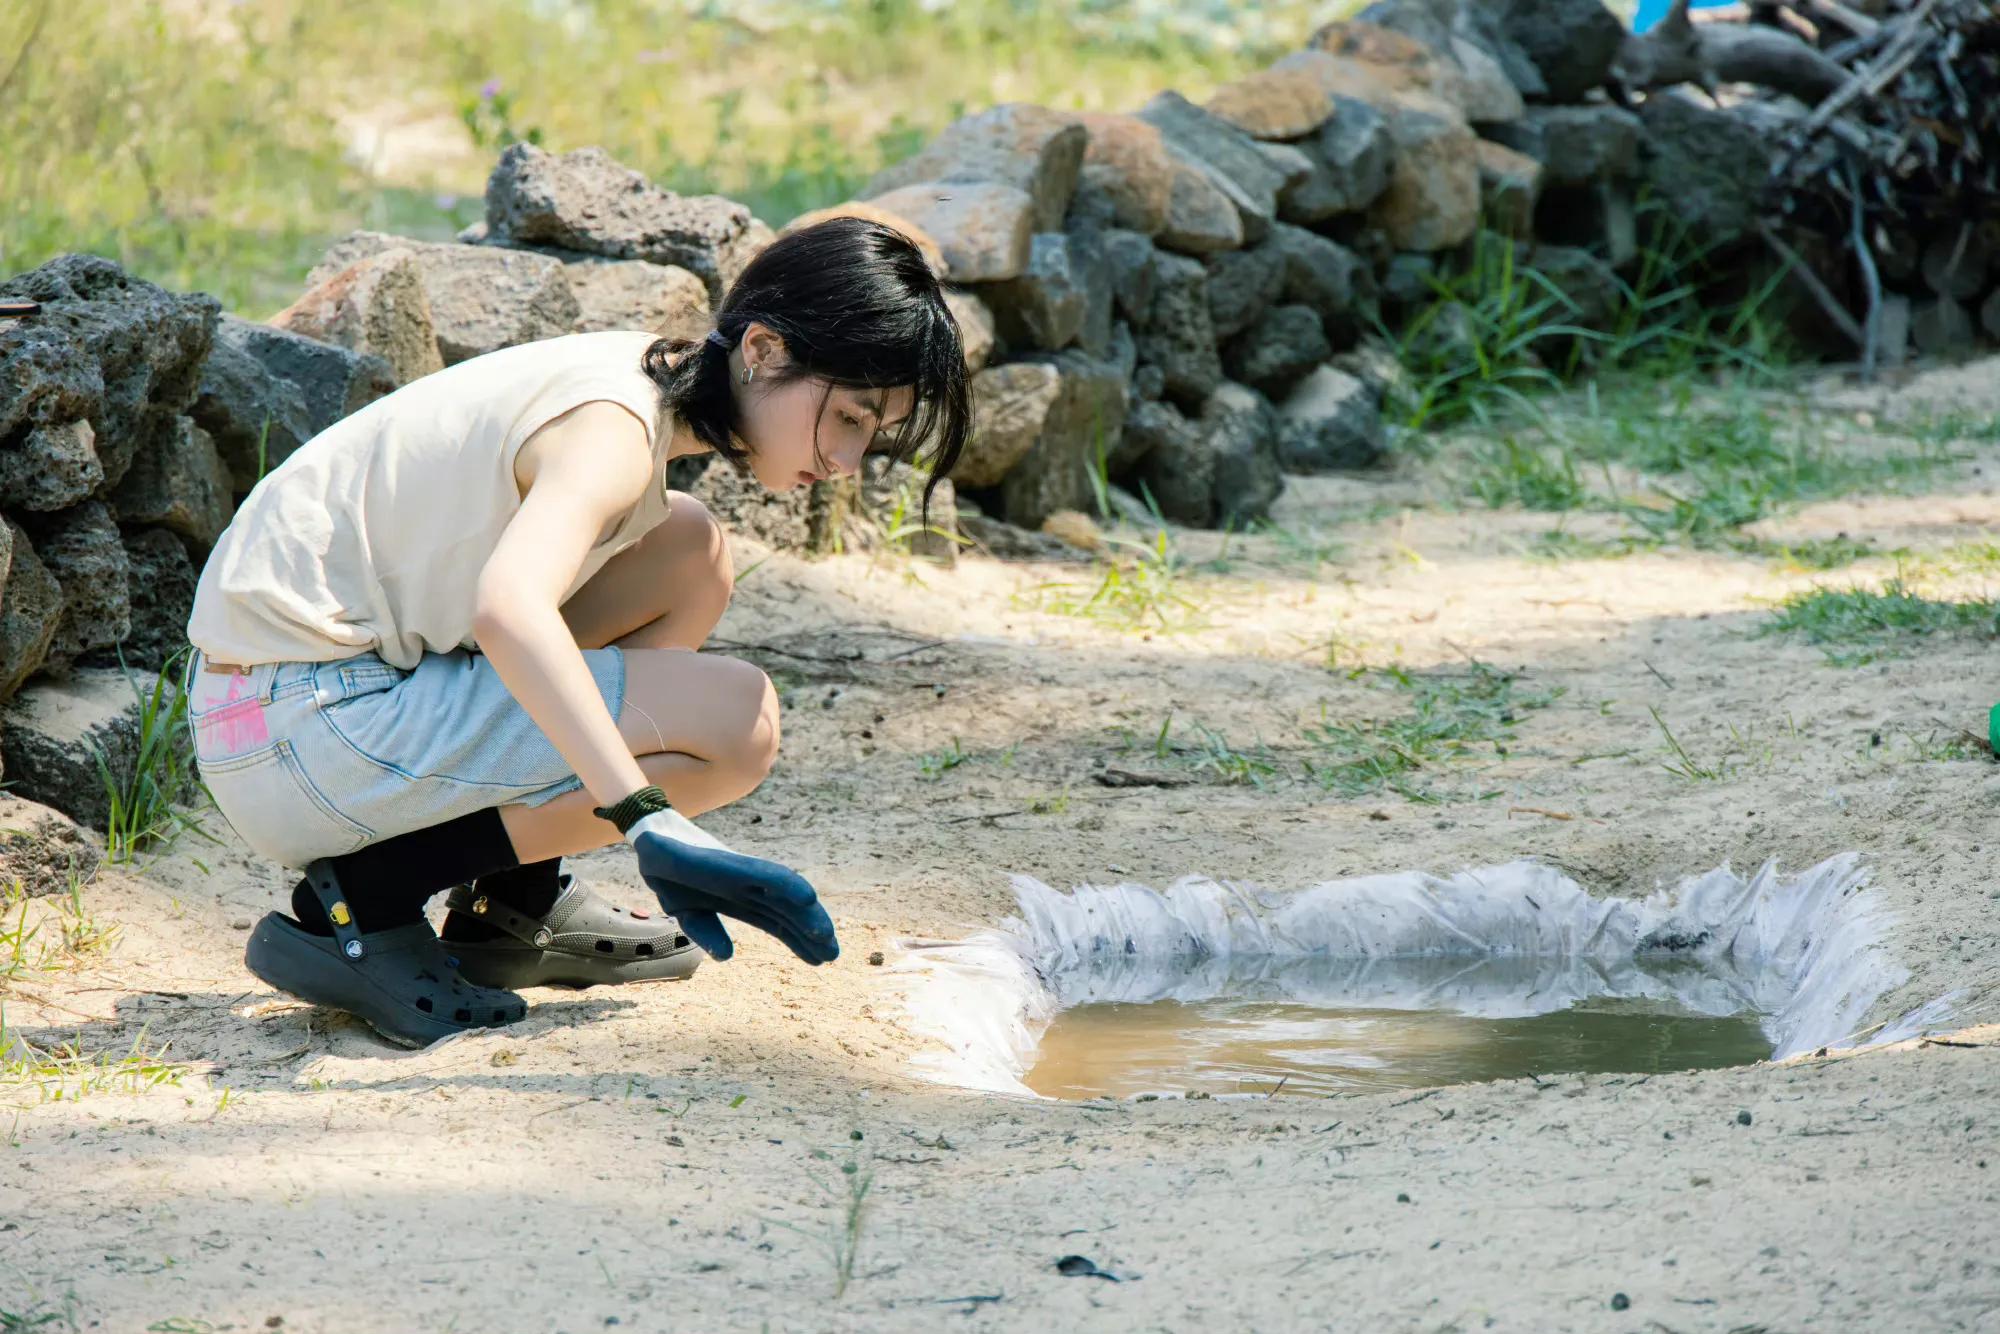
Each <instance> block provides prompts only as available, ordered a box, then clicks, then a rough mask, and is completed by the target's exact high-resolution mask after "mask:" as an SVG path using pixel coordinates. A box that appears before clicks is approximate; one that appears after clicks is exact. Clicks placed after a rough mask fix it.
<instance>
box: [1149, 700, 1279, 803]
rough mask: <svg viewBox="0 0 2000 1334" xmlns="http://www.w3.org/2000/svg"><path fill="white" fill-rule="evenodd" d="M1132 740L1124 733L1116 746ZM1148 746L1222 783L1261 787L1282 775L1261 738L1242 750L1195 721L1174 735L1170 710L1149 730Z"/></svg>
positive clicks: (1161, 756) (1160, 757) (1155, 754)
mask: <svg viewBox="0 0 2000 1334" xmlns="http://www.w3.org/2000/svg"><path fill="white" fill-rule="evenodd" d="M1190 730H1191V732H1192V735H1190ZM1135 740H1136V739H1135V738H1134V737H1133V736H1132V735H1131V734H1130V733H1126V734H1125V736H1124V740H1123V744H1122V745H1121V746H1120V749H1121V750H1129V749H1131V748H1132V747H1133V745H1134V744H1135ZM1150 749H1151V750H1152V752H1153V758H1154V759H1156V760H1163V761H1167V762H1169V763H1173V764H1178V765H1181V766H1183V767H1185V768H1188V769H1192V770H1194V771H1195V772H1196V773H1199V774H1204V775H1207V776H1208V777H1210V778H1213V779H1214V780H1215V781H1217V782H1219V783H1222V784H1224V785H1226V786H1238V785H1243V786H1250V787H1263V786H1264V785H1265V784H1266V783H1267V782H1270V781H1274V780H1277V779H1279V778H1282V777H1283V776H1284V773H1283V764H1282V762H1281V761H1280V760H1279V758H1278V757H1277V756H1276V755H1274V754H1273V753H1272V752H1271V749H1270V747H1268V746H1266V745H1264V744H1263V742H1261V741H1260V742H1258V743H1257V745H1256V746H1255V747H1253V748H1251V749H1249V750H1243V749H1240V748H1239V747H1237V746H1236V745H1235V744H1234V743H1232V742H1231V741H1230V740H1229V739H1228V738H1227V737H1226V736H1224V735H1223V734H1222V733H1220V732H1218V731H1216V730H1215V729H1214V728H1212V727H1209V726H1208V725H1206V724H1204V723H1195V724H1194V725H1193V727H1192V729H1183V730H1182V731H1181V733H1180V735H1178V736H1176V735H1175V733H1174V715H1173V712H1172V711H1171V710H1169V711H1168V713H1167V716H1166V717H1165V718H1163V719H1161V720H1160V728H1159V731H1157V732H1156V733H1154V734H1153V739H1152V741H1151V743H1150Z"/></svg>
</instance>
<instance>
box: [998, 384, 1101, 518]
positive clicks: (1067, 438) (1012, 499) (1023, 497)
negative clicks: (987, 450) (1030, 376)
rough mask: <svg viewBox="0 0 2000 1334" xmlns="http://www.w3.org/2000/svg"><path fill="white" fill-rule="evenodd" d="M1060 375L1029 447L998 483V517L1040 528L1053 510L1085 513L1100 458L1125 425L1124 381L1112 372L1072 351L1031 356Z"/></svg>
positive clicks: (1089, 505) (1089, 506) (1093, 494)
mask: <svg viewBox="0 0 2000 1334" xmlns="http://www.w3.org/2000/svg"><path fill="white" fill-rule="evenodd" d="M1032 360H1035V361H1039V362H1043V363H1044V364H1047V365H1051V366H1054V367H1055V368H1056V370H1057V371H1059V372H1060V374H1061V380H1060V384H1059V388H1058V392H1057V394H1056V397H1055V401H1054V402H1052V403H1051V404H1050V405H1049V410H1048V415H1047V416H1046V417H1044V418H1043V419H1042V429H1041V432H1040V434H1039V435H1037V436H1036V438H1035V443H1034V445H1033V446H1031V447H1030V448H1029V450H1028V452H1027V453H1026V454H1025V455H1024V456H1023V457H1022V458H1021V460H1020V462H1018V463H1017V464H1015V466H1014V467H1013V468H1012V469H1010V470H1009V471H1008V473H1007V475H1006V477H1004V478H1003V479H1001V482H1000V503H1001V513H1002V516H1003V517H1005V518H1006V520H1007V522H1009V523H1013V524H1019V525H1020V526H1022V527H1024V528H1040V527H1041V526H1042V520H1044V519H1046V518H1048V517H1049V515H1051V514H1053V513H1055V512H1056V511H1057V510H1065V509H1069V510H1087V509H1089V508H1091V506H1092V505H1093V504H1094V503H1095V494H1096V493H1095V490H1094V488H1093V487H1092V485H1091V482H1092V479H1093V477H1094V476H1095V473H1096V468H1097V462H1098V458H1099V456H1100V454H1102V455H1103V456H1105V457H1108V456H1109V454H1110V452H1111V450H1112V449H1114V448H1115V447H1116V445H1117V443H1118V435H1119V432H1120V431H1121V430H1123V429H1124V425H1125V408H1126V404H1125V381H1124V379H1123V378H1122V377H1121V376H1120V375H1119V373H1118V368H1117V367H1116V366H1113V365H1111V364H1110V363H1108V362H1105V361H1100V360H1099V359H1097V358H1095V357H1091V356H1088V355H1086V354H1085V353H1083V352H1080V351H1077V350H1076V349H1073V348H1072V349H1070V350H1069V351H1066V352H1054V353H1049V354H1046V355H1043V356H1037V357H1035V358H1033V359H1032Z"/></svg>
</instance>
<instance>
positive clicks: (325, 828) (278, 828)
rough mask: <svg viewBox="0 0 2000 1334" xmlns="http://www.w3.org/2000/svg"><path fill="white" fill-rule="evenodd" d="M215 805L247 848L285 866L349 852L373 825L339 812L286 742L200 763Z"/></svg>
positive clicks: (365, 838)
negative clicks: (245, 753) (233, 756)
mask: <svg viewBox="0 0 2000 1334" xmlns="http://www.w3.org/2000/svg"><path fill="white" fill-rule="evenodd" d="M201 776H202V781H203V782H205V783H206V784H207V785H208V790H209V793H210V795H212V796H213V797H214V798H215V804H216V806H217V807H218V808H219V809H220V810H221V811H222V814H223V815H224V817H225V818H227V819H228V821H229V824H230V827H231V828H233V829H235V830H236V832H237V833H238V834H239V835H241V836H242V838H243V841H244V842H245V843H248V844H249V845H250V846H251V847H252V848H254V849H256V850H257V851H258V852H260V853H262V854H263V855H264V856H266V857H270V858H272V859H273V860H276V861H281V862H283V863H285V864H286V865H287V866H304V865H305V864H306V863H307V862H309V861H312V860H313V859H315V858H318V857H338V856H340V855H341V854H342V853H348V852H353V851H354V850H355V849H356V848H359V847H360V846H361V845H362V844H364V843H366V842H368V841H369V840H370V839H371V838H373V837H374V836H375V831H373V830H372V829H370V828H368V826H366V825H364V824H361V823H360V822H359V821H356V820H351V819H349V818H348V817H347V816H346V815H344V814H342V813H341V812H340V810H339V809H338V808H337V807H335V806H334V804H333V803H332V802H330V801H328V800H327V799H326V794H325V793H323V792H321V791H320V789H319V787H318V786H317V785H316V784H314V782H313V781H312V779H311V777H309V776H308V775H307V773H306V771H305V768H304V766H303V765H301V764H300V763H299V757H298V754H297V753H296V752H295V751H294V750H293V749H292V743H291V742H290V741H288V740H281V741H278V742H276V743H275V744H273V745H270V746H267V747H266V748H264V749H263V750H259V751H256V752H254V753H252V754H248V755H239V756H237V757H235V758H233V759H227V760H219V761H209V762H205V763H203V764H202V766H201Z"/></svg>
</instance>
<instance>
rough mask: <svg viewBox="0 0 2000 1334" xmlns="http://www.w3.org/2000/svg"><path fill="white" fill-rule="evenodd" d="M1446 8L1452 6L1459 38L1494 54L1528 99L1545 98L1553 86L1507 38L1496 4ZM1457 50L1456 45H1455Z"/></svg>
mask: <svg viewBox="0 0 2000 1334" xmlns="http://www.w3.org/2000/svg"><path fill="white" fill-rule="evenodd" d="M1442 8H1445V9H1449V10H1450V11H1452V12H1451V13H1450V16H1449V17H1450V22H1451V31H1452V35H1453V36H1454V37H1455V38H1458V39H1459V40H1461V41H1465V42H1470V43H1471V44H1472V45H1474V46H1476V47H1478V48H1479V49H1480V50H1481V51H1484V52H1485V53H1486V54H1487V55H1489V56H1491V57H1492V58H1493V59H1494V61H1495V62H1497V63H1498V64H1499V66H1500V70H1501V72H1502V73H1503V74H1505V75H1506V76H1507V82H1508V83H1510V84H1512V85H1513V86H1514V88H1515V90H1516V91H1518V92H1519V93H1520V94H1521V95H1522V96H1523V97H1527V98H1545V97H1547V96H1548V92H1549V86H1548V84H1547V83H1546V82H1545V81H1544V80H1543V78H1542V72H1541V71H1540V70H1538V69H1536V68H1535V62H1534V61H1532V60H1530V59H1528V54H1527V52H1525V51H1523V50H1522V49H1521V48H1520V46H1519V44H1517V43H1516V42H1514V41H1512V40H1511V39H1509V38H1508V37H1507V35H1506V34H1505V32H1503V31H1502V29H1501V24H1500V17H1499V15H1498V14H1497V13H1495V11H1494V8H1493V6H1491V5H1488V4H1483V3H1449V0H1447V3H1446V4H1445V5H1443V6H1442ZM1454 49H1455V48H1454Z"/></svg>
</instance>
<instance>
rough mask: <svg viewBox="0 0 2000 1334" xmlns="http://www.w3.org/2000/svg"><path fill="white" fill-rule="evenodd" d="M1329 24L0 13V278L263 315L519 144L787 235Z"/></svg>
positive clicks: (606, 5) (817, 16)
mask: <svg viewBox="0 0 2000 1334" xmlns="http://www.w3.org/2000/svg"><path fill="white" fill-rule="evenodd" d="M1316 18H1317V16H1316V15H1315V14H1313V13H1309V12H1307V10H1305V9H1303V8H1296V9H1295V8H1293V7H1274V8H1271V9H1269V10H1264V11H1259V10H1246V11H1242V12H1233V7H1232V10H1231V11H1222V10H1219V9H1218V8H1217V7H1216V6H1215V5H1212V4H1207V3H1201V2H1199V0H1184V2H1182V3H1177V4H1174V5H1171V6H1169V7H1168V13H1167V14H1166V15H1165V16H1164V17H1158V18H1156V17H1152V16H1143V17H1142V16H1135V15H1133V14H1131V12H1130V10H1129V8H1128V7H1123V6H1108V5H1101V4H1086V3H1083V2H1082V0H1050V2H1049V3H1043V4H1036V5H1022V4H1018V3H1012V2H1011V0H956V3H953V4H949V5H944V6H936V7H927V6H925V5H923V4H921V3H918V0H868V2H867V3H855V4H846V5H838V6H833V5H820V4H811V3H804V2H802V0H791V2H783V0H781V2H780V3H775V4H768V5H759V6H756V7H754V8H753V9H745V8H744V7H739V6H733V5H719V4H714V3H710V2H709V0H653V2H650V3H637V2H634V0H594V2H586V0H490V2H489V3H485V4H479V5H458V6H451V5H442V6H440V5H419V4H411V3H408V0H354V3H350V4H341V5H324V4H309V3H306V2H305V0H235V2H234V3H201V4H195V5H184V4H169V3H165V2H164V0H112V2H107V3H102V4H86V5H68V6H59V5H58V4H56V2H55V0H0V73H4V72H5V71H7V70H8V69H9V68H14V69H15V72H14V74H13V77H12V80H11V82H10V83H9V84H8V85H7V86H6V87H4V88H0V144H5V145H6V146H7V147H6V151H4V152H0V274H5V273H12V272H15V271H19V270H24V269H28V268H32V267H34V266H35V265H37V264H40V263H42V262H43V261H44V260H46V259H48V258H50V257H52V256H54V255H56V254H60V253H62V252H65V251H71V250H87V251H93V252H96V253H100V254H105V255H109V256H111V257H112V258H114V259H118V260H119V261H121V262H122V263H124V264H126V265H127V266H128V267H129V268H131V269H132V270H133V271H135V272H136V273H138V274H139V275H140V276H142V277H145V278H149V279H151V280H153V281H155V282H160V283H163V284H165V285H167V286H169V287H173V288H176V289H180V290H189V289H199V290H203V291H210V292H214V293H216V294H217V295H218V296H220V297H221V298H222V300H223V302H224V305H225V306H226V307H227V308H228V309H230V310H233V311H236V312H238V313H241V314H245V315H249V316H251V317H253V318H260V319H261V318H264V317H266V316H268V315H269V314H270V313H271V312H272V311H275V310H277V309H278V308H280V307H282V306H284V305H286V304H288V303H289V302H290V301H291V300H292V299H293V298H294V297H296V296H297V295H298V292H299V288H300V282H301V279H302V277H303V275H304V273H305V271H306V269H307V268H309V267H310V266H311V265H312V264H313V262H315V261H316V260H317V259H318V258H319V256H320V254H321V253H322V251H323V250H324V249H325V247H326V245H327V243H328V242H329V241H331V240H333V239H335V238H337V237H338V236H340V235H342V234H344V233H345V232H347V231H349V230H351V229H353V228H356V227H372V228H375V229H377V230H384V231H391V232H398V233H403V234H407V235H414V236H421V237H433V238H445V237H449V236H450V235H451V234H452V233H454V232H455V231H457V230H458V229H459V228H460V227H462V226H464V225H465V224H466V223H468V222H470V221H473V220H474V219H476V218H477V217H479V216H480V215H481V213H482V204H481V200H480V194H481V192H482V191H483V189H484V186H485V179H486V176H487V173H488V172H489V171H490V170H491V168H492V164H493V160H494V158H495V156H496V155H497V151H498V147H499V145H501V144H502V143H504V142H505V141H507V140H509V139H513V138H520V139H538V140H539V141H540V142H541V143H542V144H543V145H544V146H545V147H547V148H549V149H551V150H552V151H567V150H569V149H574V148H581V147H585V146H589V145H600V146H602V147H603V148H605V149H606V150H607V151H608V152H610V153H611V154H612V156H613V157H615V158H617V159H619V160H620V161H622V162H625V163H627V164H629V165H631V166H633V167H635V168H637V169H638V170H640V171H642V172H645V173H647V174H648V175H650V176H652V177H653V178H655V179H656V180H659V181H661V182H662V183H663V184H666V185H668V186H670V187H671V188H674V189H680V190H692V191H698V192H707V191H715V192H719V193H722V194H726V195H728V196H730V197H731V198H734V199H738V200H741V201H743V202H744V203H747V204H749V205H750V206H751V208H752V209H753V211H754V212H755V213H756V214H757V215H758V216H759V217H761V218H763V219H764V220H766V221H767V222H770V223H771V224H772V225H774V226H776V225H781V224H782V223H784V222H785V221H787V220H789V219H790V218H792V217H795V216H797V215H798V214H799V213H801V212H804V211H805V210H807V209H810V208H816V207H819V206H822V205H826V204H831V203H835V202H838V201H840V200H842V199H844V198H847V197H849V196H850V195H851V194H852V192H853V191H854V190H856V189H857V188H858V187H859V186H860V185H861V184H862V183H863V182H864V181H866V179H867V178H868V177H869V176H870V175H871V174H872V173H873V172H874V171H875V170H877V169H878V168H879V167H880V166H882V165H883V164H884V163H885V162H888V161H892V160H895V159H896V158H900V157H903V156H906V155H907V154H908V153H910V152H911V151H913V150H914V149H915V148H917V147H918V146H920V145H921V144H922V143H923V142H924V141H926V140H927V139H928V138H929V137H930V136H931V135H932V134H934V133H935V132H936V131H937V130H939V129H941V128H942V127H943V126H945V125H946V124H948V123H949V122H950V121H952V120H953V119H955V118H956V117H957V116H958V115H959V114H961V112H962V111H964V110H967V109H972V110H977V109H982V108H984V107H987V106H992V105H996V104H998V103H1001V102H1006V101H1013V100H1022V101H1030V102H1038V103H1042V104H1044V105H1048V106H1054V107H1060V108H1068V109H1098V110H1124V109H1129V108H1131V107H1134V106H1137V105H1139V104H1140V103H1142V102H1144V101H1145V100H1146V99H1147V98H1149V97H1151V96H1152V95H1153V94H1154V93H1156V92H1158V91H1160V90H1161V89H1164V88H1177V89H1180V90H1181V91H1182V92H1184V93H1185V94H1186V95H1187V96H1189V97H1190V98H1192V99H1194V100H1195V101H1197V102H1199V101H1202V100H1204V99H1205V98H1206V97H1207V96H1208V95H1209V93H1210V92H1211V91H1213V89H1214V88H1215V87H1216V86H1217V85H1218V84H1220V83H1222V82H1224V81H1227V80H1228V79H1232V78H1235V77H1237V76H1238V75H1240V74H1242V73H1245V72H1248V71H1249V70H1251V69H1254V68H1257V67H1259V66H1261V65H1262V64H1265V63H1268V61H1270V60H1271V59H1274V58H1276V57H1277V56H1279V55H1282V54H1285V53H1287V52H1289V51H1292V50H1296V49H1297V48H1298V46H1299V45H1300V44H1301V43H1302V42H1303V40H1304V38H1305V37H1306V35H1307V33H1308V32H1309V31H1310V28H1311V26H1312V25H1313V23H1314V22H1315V21H1316ZM1182 20H1185V21H1182ZM17 56H19V57H20V59H19V61H18V65H17V61H16V57H17ZM390 123H400V124H405V125H414V126H420V127H428V133H427V135H426V143H427V144H428V143H430V142H432V141H435V145H436V151H434V152H427V153H426V154H425V155H423V156H422V157H418V158H410V159H408V160H407V161H406V162H404V163H403V164H401V165H398V164H396V163H394V162H388V161H384V160H380V159H377V160H375V161H373V162H370V161H368V160H366V159H365V158H364V156H363V155H362V154H361V153H359V152H354V151H351V150H353V149H354V148H355V146H356V144H357V143H358V140H357V139H355V137H354V135H353V133H352V131H353V130H354V129H357V128H360V127H361V126H363V125H375V126H380V125H385V124H390Z"/></svg>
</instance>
